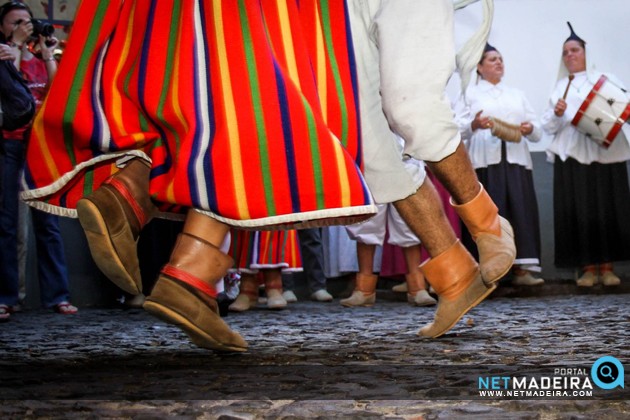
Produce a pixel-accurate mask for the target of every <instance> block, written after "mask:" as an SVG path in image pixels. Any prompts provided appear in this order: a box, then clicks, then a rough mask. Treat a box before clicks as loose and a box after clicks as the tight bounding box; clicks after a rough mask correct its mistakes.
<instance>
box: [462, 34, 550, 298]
mask: <svg viewBox="0 0 630 420" xmlns="http://www.w3.org/2000/svg"><path fill="white" fill-rule="evenodd" d="M503 73H504V66H503V56H502V55H501V53H500V52H499V51H497V49H496V48H494V47H493V46H491V45H489V44H486V48H485V50H484V53H483V55H482V57H481V61H480V62H479V64H477V75H478V80H477V83H476V84H474V85H472V86H470V87H469V88H468V90H467V91H466V95H465V97H464V98H462V100H461V101H460V102H459V103H458V104H457V107H456V108H457V111H458V112H457V114H458V117H457V121H458V125H459V128H460V132H461V134H462V139H464V140H465V141H466V146H467V149H468V153H469V155H470V159H471V161H472V164H473V166H474V167H475V171H476V172H477V177H478V178H479V181H480V182H481V183H482V184H483V185H484V187H485V189H486V190H487V191H488V194H490V197H492V200H494V202H495V203H496V205H497V207H498V208H499V214H500V215H501V216H503V217H505V218H506V219H507V220H509V221H510V223H511V224H512V227H513V228H514V240H515V241H516V260H515V261H514V265H513V267H512V273H513V275H514V278H513V281H512V282H513V284H516V285H522V286H535V285H539V284H543V283H544V280H543V279H541V278H538V277H535V275H533V273H534V272H540V225H539V218H538V204H537V201H536V193H535V191H534V181H533V176H532V158H531V156H530V153H529V148H528V147H527V141H525V140H528V141H532V142H537V141H539V140H540V138H541V136H542V130H541V128H540V124H539V123H538V122H537V119H536V114H535V112H534V110H533V108H532V107H531V105H530V104H529V101H528V100H527V98H526V97H525V94H524V93H523V92H522V91H520V90H518V89H514V88H512V87H509V86H506V85H505V84H504V83H503V82H502V81H501V79H502V78H503ZM465 235H466V232H464V236H465Z"/></svg>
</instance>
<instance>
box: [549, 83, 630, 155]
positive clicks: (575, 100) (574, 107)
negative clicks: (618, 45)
mask: <svg viewBox="0 0 630 420" xmlns="http://www.w3.org/2000/svg"><path fill="white" fill-rule="evenodd" d="M601 74H602V73H594V74H591V75H589V76H588V77H587V73H586V72H585V71H583V72H580V73H576V74H575V78H574V79H573V81H572V82H571V85H570V86H569V91H568V94H567V97H566V99H565V100H566V102H567V109H566V111H565V112H564V115H563V116H562V117H557V116H556V115H555V114H554V112H553V110H554V107H555V105H556V103H557V102H558V99H559V98H561V97H562V95H563V94H564V91H565V90H566V87H567V83H568V82H569V79H568V77H564V78H562V79H560V80H558V83H557V84H556V87H555V89H554V90H553V93H552V94H551V98H550V99H549V108H547V110H546V111H545V113H544V114H543V116H542V117H541V122H542V127H543V130H545V132H547V133H549V134H552V135H553V136H554V137H553V140H552V141H551V144H550V145H549V148H548V149H547V156H548V158H549V161H551V162H553V159H554V156H558V157H559V158H560V159H562V161H565V160H567V159H568V158H570V157H571V158H573V159H575V160H577V161H578V162H580V163H582V164H585V165H588V164H590V163H592V162H599V163H615V162H623V161H626V160H628V159H630V145H629V144H628V139H629V138H630V126H628V124H624V125H623V127H622V129H621V131H619V134H617V137H615V140H614V141H613V143H612V145H611V146H610V147H609V148H608V149H605V148H604V147H602V146H600V145H598V144H597V143H596V142H595V141H593V140H591V139H589V138H588V137H587V136H586V135H585V134H583V133H582V132H580V131H578V129H577V128H576V127H575V126H573V125H572V124H571V120H572V119H573V117H574V116H575V114H576V113H577V111H578V109H579V108H580V106H581V105H582V103H583V102H584V99H585V98H586V96H587V95H588V94H589V93H590V92H591V90H592V89H593V86H594V83H593V80H594V81H597V80H598V79H599V76H600V75H601ZM606 76H607V77H608V78H609V79H610V81H611V82H612V83H615V84H616V85H617V86H619V87H621V88H623V86H621V84H620V82H618V80H617V79H616V78H615V77H614V76H612V75H608V74H607V75H606ZM591 106H592V105H591ZM583 118H586V116H584V117H583Z"/></svg>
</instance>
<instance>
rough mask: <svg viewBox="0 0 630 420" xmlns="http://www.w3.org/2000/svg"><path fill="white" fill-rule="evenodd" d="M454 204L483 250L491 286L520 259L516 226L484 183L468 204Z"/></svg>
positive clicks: (484, 269)
mask: <svg viewBox="0 0 630 420" xmlns="http://www.w3.org/2000/svg"><path fill="white" fill-rule="evenodd" d="M451 205H452V206H453V207H454V208H455V211H456V212H457V214H458V215H459V217H461V219H462V221H463V222H464V224H465V225H466V227H467V228H468V231H469V232H470V234H471V235H472V237H473V239H474V240H475V243H476V244H477V249H478V250H479V267H480V269H481V276H482V277H483V281H484V282H485V283H486V284H487V285H490V284H492V283H495V282H497V281H498V280H500V279H501V278H502V277H503V276H505V275H506V274H507V272H508V271H510V268H511V267H512V263H513V262H514V259H515V258H516V245H515V244H514V232H513V231H512V226H511V225H510V222H508V221H507V220H506V219H504V218H503V217H501V216H499V209H498V208H497V206H496V205H495V204H494V202H493V201H492V199H491V198H490V196H489V195H488V193H487V192H486V190H485V189H484V188H483V186H481V191H479V194H477V196H476V197H475V198H473V199H472V200H470V201H469V202H468V203H465V204H461V205H456V204H454V203H453V202H452V201H451Z"/></svg>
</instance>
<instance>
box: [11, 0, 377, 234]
mask: <svg viewBox="0 0 630 420" xmlns="http://www.w3.org/2000/svg"><path fill="white" fill-rule="evenodd" d="M345 7H346V6H345V2H344V1H343V0H319V1H303V0H302V1H299V0H284V1H276V0H223V1H221V0H203V1H202V0H195V1H193V0H171V1H157V0H127V1H123V0H109V1H108V0H101V1H84V2H82V4H81V6H80V9H79V11H78V14H77V17H76V20H75V24H74V28H73V30H72V33H71V35H70V38H69V40H68V48H67V49H66V51H65V52H64V57H63V60H62V63H61V65H60V68H59V71H58V74H57V76H56V78H55V80H54V82H53V84H52V86H51V89H50V91H49V95H48V97H47V100H46V101H45V103H44V105H43V107H42V110H41V112H40V113H39V114H38V115H37V117H36V119H35V122H34V127H33V132H32V137H31V140H30V145H29V149H28V154H27V169H26V173H25V180H26V191H25V192H24V193H23V196H22V197H23V198H24V199H25V200H27V201H28V202H29V203H30V204H31V205H33V206H35V207H38V208H41V209H44V210H47V211H50V212H53V213H56V214H60V215H66V216H75V215H76V212H75V210H74V208H75V206H76V202H77V201H78V200H79V199H80V198H81V197H82V196H84V195H86V194H89V193H90V192H92V191H93V190H94V189H96V188H98V187H99V186H100V185H101V184H102V182H103V181H104V180H105V179H106V178H107V177H108V176H110V175H111V174H112V173H115V172H116V171H117V170H118V166H119V165H120V164H121V162H124V160H125V159H129V158H132V157H140V158H144V159H146V160H148V161H150V162H151V165H152V170H151V182H150V194H151V196H152V197H153V199H154V201H155V202H156V203H157V204H158V205H159V207H160V209H161V210H162V211H163V212H170V213H183V212H184V211H185V210H186V209H187V208H190V207H193V208H196V209H199V210H202V211H204V212H206V213H207V214H209V215H211V216H213V217H215V218H217V219H218V220H220V221H223V222H225V223H227V224H230V225H232V226H237V227H240V228H249V229H268V228H278V227H283V228H286V227H307V226H311V225H313V226H315V225H326V224H332V223H344V224H345V223H351V222H355V221H358V220H362V219H365V218H367V217H369V216H371V215H372V214H373V213H374V212H375V207H374V206H373V204H372V198H371V195H370V192H369V190H368V188H367V186H366V184H365V182H364V180H363V177H362V175H361V172H360V166H361V162H360V156H361V149H360V141H359V138H360V133H359V118H358V109H357V107H358V105H357V104H358V101H357V85H356V78H355V74H354V62H353V51H352V45H351V36H350V31H349V27H348V22H347V11H346V8H345Z"/></svg>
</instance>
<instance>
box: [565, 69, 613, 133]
mask: <svg viewBox="0 0 630 420" xmlns="http://www.w3.org/2000/svg"><path fill="white" fill-rule="evenodd" d="M606 80H608V78H607V77H606V76H604V75H602V76H601V77H600V78H599V80H598V81H597V83H595V86H593V89H591V91H590V92H589V94H588V96H587V97H586V99H584V102H582V105H581V106H580V109H578V112H577V114H575V117H573V120H572V121H571V124H573V125H575V126H577V125H578V123H579V122H580V120H581V119H582V115H584V113H585V112H586V110H587V109H588V107H589V106H591V101H592V100H593V98H594V97H595V95H597V92H598V91H599V89H600V88H601V87H602V85H603V84H604V83H605V82H606Z"/></svg>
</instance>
